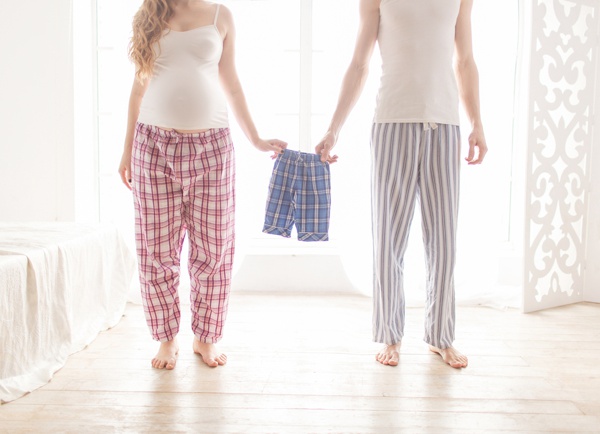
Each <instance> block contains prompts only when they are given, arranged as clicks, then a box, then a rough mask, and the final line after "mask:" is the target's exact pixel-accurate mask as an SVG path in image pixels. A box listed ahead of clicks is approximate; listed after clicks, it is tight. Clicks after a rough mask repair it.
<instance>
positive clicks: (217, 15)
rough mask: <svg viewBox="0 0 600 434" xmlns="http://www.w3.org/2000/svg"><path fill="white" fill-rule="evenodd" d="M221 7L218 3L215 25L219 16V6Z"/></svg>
mask: <svg viewBox="0 0 600 434" xmlns="http://www.w3.org/2000/svg"><path fill="white" fill-rule="evenodd" d="M220 7H221V5H220V4H218V3H217V11H216V12H215V21H214V23H213V25H215V26H216V25H217V18H219V8H220Z"/></svg>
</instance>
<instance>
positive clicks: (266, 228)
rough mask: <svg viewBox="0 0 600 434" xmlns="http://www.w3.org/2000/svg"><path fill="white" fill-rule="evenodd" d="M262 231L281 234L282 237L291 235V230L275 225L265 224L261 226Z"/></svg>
mask: <svg viewBox="0 0 600 434" xmlns="http://www.w3.org/2000/svg"><path fill="white" fill-rule="evenodd" d="M262 231H263V232H264V233H265V234H271V235H281V236H282V237H285V238H290V237H291V236H292V233H291V231H289V230H288V229H284V228H278V227H275V226H267V225H265V226H264V227H263V230H262Z"/></svg>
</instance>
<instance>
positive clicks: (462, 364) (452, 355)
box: [429, 345, 469, 369]
mask: <svg viewBox="0 0 600 434" xmlns="http://www.w3.org/2000/svg"><path fill="white" fill-rule="evenodd" d="M429 349H430V350H431V351H433V352H434V353H437V354H439V355H440V356H442V359H443V360H444V362H446V363H447V364H449V365H450V366H452V367H453V368H457V369H459V368H466V367H467V365H468V364H469V359H467V356H465V355H463V354H461V353H459V352H458V351H457V350H456V349H455V348H454V347H448V348H445V349H443V350H441V349H439V348H436V347H434V346H433V345H429Z"/></svg>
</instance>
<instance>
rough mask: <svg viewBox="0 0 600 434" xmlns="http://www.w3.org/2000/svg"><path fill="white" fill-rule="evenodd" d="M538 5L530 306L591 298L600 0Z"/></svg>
mask: <svg viewBox="0 0 600 434" xmlns="http://www.w3.org/2000/svg"><path fill="white" fill-rule="evenodd" d="M527 3H529V1H527ZM530 5H531V6H530V7H531V11H530V12H531V15H530V16H531V33H530V34H531V48H530V54H531V59H530V70H529V71H530V72H529V78H530V83H529V119H528V150H527V182H526V194H525V200H526V212H525V214H526V223H525V251H524V253H525V255H524V257H525V261H524V269H525V272H524V280H525V282H524V285H525V287H524V305H523V308H524V311H526V312H531V311H535V310H540V309H545V308H549V307H554V306H559V305H564V304H569V303H575V302H579V301H583V299H584V298H583V297H584V295H583V291H584V272H585V260H586V257H585V255H586V250H587V249H586V237H587V234H586V232H587V225H588V210H589V199H590V194H589V190H590V187H591V167H592V166H591V152H592V143H593V140H594V137H593V134H592V133H593V131H592V128H593V120H594V116H595V110H594V101H595V100H596V95H597V92H598V86H599V81H598V72H599V71H598V65H599V62H598V53H599V51H598V29H599V25H598V23H599V15H600V2H599V1H598V0H573V1H567V0H533V1H532V2H531V3H530Z"/></svg>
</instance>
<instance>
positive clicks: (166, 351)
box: [152, 339, 179, 370]
mask: <svg viewBox="0 0 600 434" xmlns="http://www.w3.org/2000/svg"><path fill="white" fill-rule="evenodd" d="M177 354H179V346H178V345H177V340H176V339H173V340H171V341H167V342H161V343H160V348H159V349H158V353H156V356H154V358H153V359H152V367H153V368H156V369H169V370H171V369H173V368H175V363H177Z"/></svg>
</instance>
